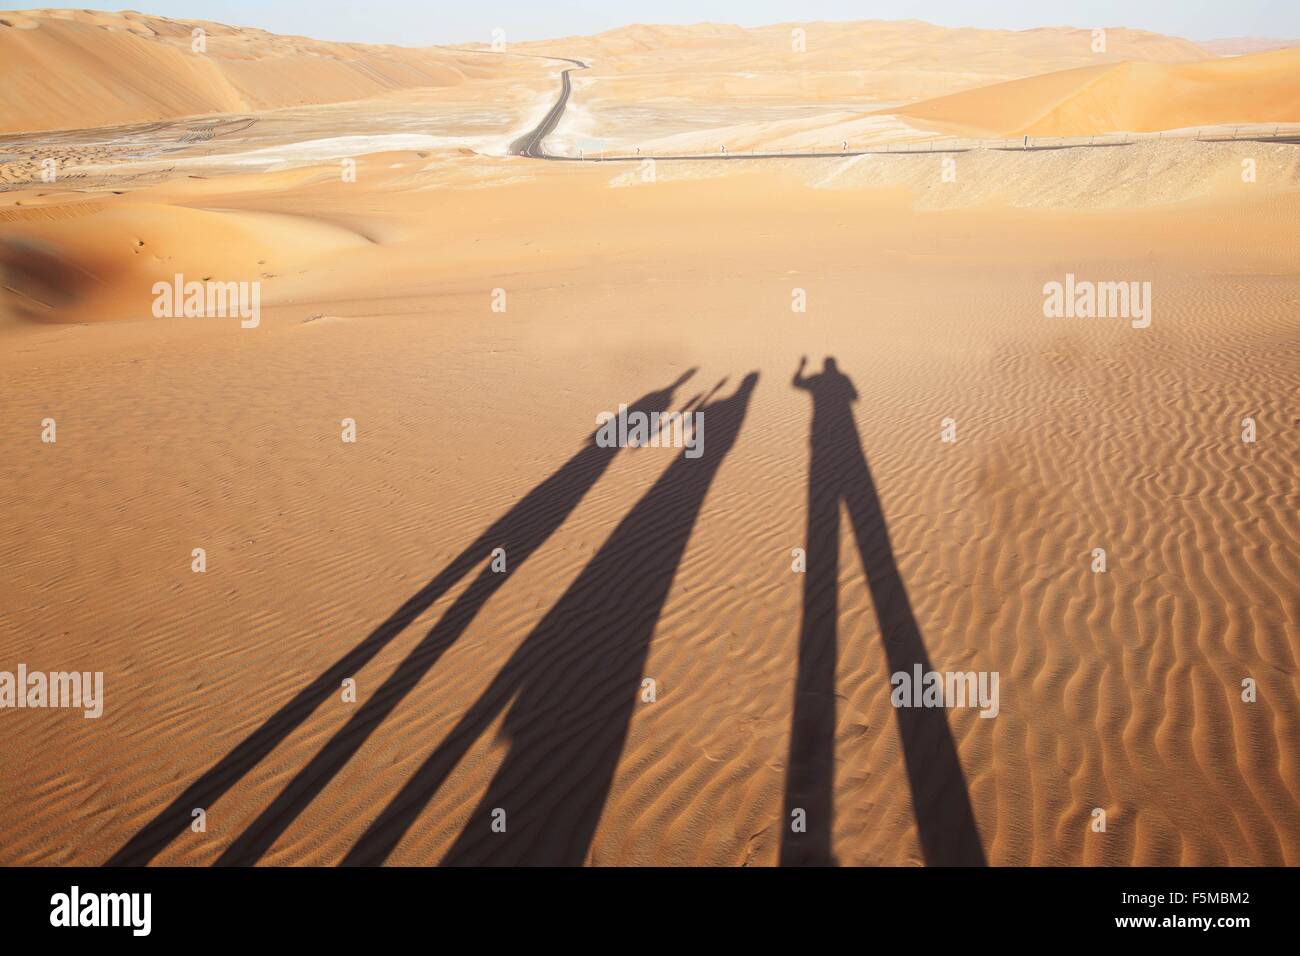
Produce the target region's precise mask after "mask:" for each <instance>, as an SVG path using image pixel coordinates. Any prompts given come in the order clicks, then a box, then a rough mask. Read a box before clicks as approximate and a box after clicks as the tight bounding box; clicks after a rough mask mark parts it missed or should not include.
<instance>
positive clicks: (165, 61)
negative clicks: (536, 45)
mask: <svg viewBox="0 0 1300 956" xmlns="http://www.w3.org/2000/svg"><path fill="white" fill-rule="evenodd" d="M196 28H198V29H202V30H204V31H205V32H206V37H205V41H206V48H205V50H204V52H202V53H196V52H194V51H193V50H192V48H191V40H192V37H191V31H192V30H194V29H196ZM0 62H3V63H4V79H5V97H4V100H3V102H2V103H0V131H18V130H47V129H84V128H88V127H93V126H106V125H110V124H119V123H131V122H142V121H149V120H160V119H170V118H174V117H178V116H191V115H197V114H201V113H221V112H227V113H235V112H246V111H249V110H261V109H273V108H276V107H281V106H293V105H302V104H307V103H331V102H338V101H343V100H357V99H362V98H364V97H368V96H374V95H376V94H378V93H383V92H388V91H392V90H399V89H411V88H416V87H442V86H456V85H459V84H462V83H466V82H471V81H473V80H476V79H491V78H498V77H503V76H510V75H512V74H513V75H529V74H537V73H539V72H542V71H543V70H544V67H545V65H544V63H539V62H538V61H529V60H526V59H524V58H519V57H485V56H475V55H467V54H463V53H455V52H452V51H448V50H441V49H427V50H414V49H406V48H402V47H391V46H373V45H364V44H349V43H328V42H324V41H321V40H309V39H306V38H303V37H285V36H279V35H277V34H272V33H267V32H265V31H262V30H256V29H252V28H248V27H230V26H225V25H224V24H220V23H211V22H208V21H199V20H193V21H190V20H170V19H166V18H163V17H152V16H147V15H145V14H140V13H132V12H125V13H99V12H95V11H85V10H30V11H18V12H9V11H4V12H3V16H0Z"/></svg>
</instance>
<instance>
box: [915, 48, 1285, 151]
mask: <svg viewBox="0 0 1300 956" xmlns="http://www.w3.org/2000/svg"><path fill="white" fill-rule="evenodd" d="M889 112H891V113H893V114H895V115H901V116H906V117H910V118H912V119H915V120H921V121H924V122H926V123H929V124H932V125H934V126H936V127H939V128H941V129H943V130H945V131H956V132H962V133H967V134H973V135H984V136H1021V135H1028V136H1090V135H1094V134H1100V133H1109V132H1114V131H1117V130H1127V131H1131V132H1155V131H1157V130H1167V129H1186V128H1188V127H1194V126H1215V125H1223V124H1230V123H1274V122H1277V123H1289V122H1295V121H1297V120H1300V50H1277V51H1273V52H1270V53H1258V54H1254V55H1251V56H1240V57H1233V58H1231V59H1224V60H1217V61H1211V62H1204V63H1181V64H1173V65H1170V64H1162V63H1139V62H1127V63H1118V64H1106V65H1099V66H1089V67H1082V68H1080V69H1074V70H1065V71H1061V72H1056V73H1048V74H1045V75H1043V76H1034V77H1029V78H1026V79H1020V80H1011V81H1009V82H1006V83H999V84H996V85H994V86H988V87H982V88H980V89H977V90H968V91H965V92H961V93H954V94H953V95H951V96H943V97H938V98H936V99H931V100H925V101H923V102H920V103H913V104H912V105H910V106H905V107H902V108H900V109H896V110H891V111H889Z"/></svg>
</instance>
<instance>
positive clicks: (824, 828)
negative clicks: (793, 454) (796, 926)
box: [781, 356, 985, 866]
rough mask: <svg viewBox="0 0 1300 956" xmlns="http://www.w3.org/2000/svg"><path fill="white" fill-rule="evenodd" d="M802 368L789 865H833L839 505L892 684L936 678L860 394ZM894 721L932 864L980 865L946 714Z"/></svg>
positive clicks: (845, 380) (906, 710)
mask: <svg viewBox="0 0 1300 956" xmlns="http://www.w3.org/2000/svg"><path fill="white" fill-rule="evenodd" d="M805 364H806V360H805V361H801V362H800V363H799V370H798V371H797V372H795V375H794V382H793V384H794V387H795V388H799V389H803V390H805V391H807V392H808V393H809V395H810V396H811V397H812V402H813V414H812V438H811V454H810V461H809V467H808V529H807V550H806V552H805V557H806V562H807V563H806V570H805V575H804V582H803V623H802V627H801V631H800V635H799V663H798V671H797V675H796V678H795V697H794V716H793V719H792V726H791V733H790V754H789V761H788V765H787V770H786V791H785V819H784V823H783V831H784V836H783V839H782V843H781V864H782V865H783V866H829V865H833V864H834V863H835V860H834V857H833V856H832V854H831V824H832V820H833V812H834V806H833V802H832V800H833V783H834V766H835V667H836V656H837V637H836V628H837V623H838V616H839V609H838V590H839V587H838V582H839V550H840V547H839V546H840V503H841V502H843V503H844V505H845V509H846V510H847V512H848V515H849V521H850V523H851V525H852V527H853V535H854V538H855V539H856V541H857V545H858V553H859V554H860V556H861V559H862V568H863V571H864V572H865V573H866V576H867V584H868V587H869V588H870V591H871V598H872V603H873V604H874V605H875V612H876V621H877V623H878V624H879V626H880V634H881V637H882V638H883V640H884V645H885V656H886V659H887V660H888V662H889V671H890V673H891V674H894V673H897V672H899V671H905V672H907V673H908V674H911V673H912V668H913V665H915V664H920V665H921V668H922V670H923V672H929V671H930V670H931V669H932V668H931V667H930V658H929V655H928V654H927V652H926V649H925V643H924V641H923V640H922V638H921V631H920V628H919V627H918V626H917V623H916V616H915V615H914V614H913V613H912V604H911V601H910V600H909V599H908V596H907V588H906V587H905V586H904V584H903V579H902V577H901V576H900V575H899V572H898V565H897V564H896V563H895V561H894V550H893V546H892V545H891V544H890V541H889V528H888V526H887V525H886V523H885V516H884V512H883V510H882V509H881V506H880V499H879V497H878V496H877V495H876V486H875V482H874V481H873V480H872V477H871V469H870V468H869V467H868V466H867V459H866V456H865V455H864V454H863V452H862V444H861V442H860V441H859V439H858V428H857V424H856V423H855V422H854V420H853V410H852V405H853V403H854V402H855V401H857V398H858V394H857V391H856V389H854V387H853V383H852V381H850V379H849V377H848V376H847V375H845V374H844V373H842V372H841V371H840V370H839V368H838V367H837V366H836V363H835V359H834V358H833V357H830V356H827V358H826V361H825V365H824V367H823V370H822V371H821V372H820V373H818V374H815V375H808V376H805V375H804V374H803V373H804V367H805ZM896 712H897V714H898V731H899V737H900V738H901V740H902V744H903V759H904V762H905V763H906V765H907V778H908V782H909V784H910V786H911V790H912V807H913V811H914V812H915V814H916V825H917V830H918V832H919V834H920V841H921V852H922V854H923V856H924V857H925V862H926V864H927V865H930V866H952V865H966V866H982V865H983V864H984V862H985V861H984V850H983V847H982V846H981V844H980V837H979V831H978V829H976V826H975V816H974V813H973V812H972V811H971V805H970V797H969V795H968V794H967V791H966V779H965V776H964V774H963V773H962V768H961V761H960V760H959V758H958V756H957V747H956V744H955V743H954V742H953V739H952V733H951V731H950V730H949V728H948V718H947V716H946V715H945V713H944V711H943V709H942V708H926V707H900V708H896ZM795 810H803V811H804V813H805V822H806V830H804V831H803V832H794V830H793V828H792V827H791V819H792V814H793V813H794V811H795Z"/></svg>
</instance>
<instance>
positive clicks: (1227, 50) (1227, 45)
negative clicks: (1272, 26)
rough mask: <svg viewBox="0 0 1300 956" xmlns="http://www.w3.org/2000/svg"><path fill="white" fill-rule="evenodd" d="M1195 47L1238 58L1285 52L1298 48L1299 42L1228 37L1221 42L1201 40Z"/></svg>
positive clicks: (1268, 38)
mask: <svg viewBox="0 0 1300 956" xmlns="http://www.w3.org/2000/svg"><path fill="white" fill-rule="evenodd" d="M1197 45H1198V46H1200V47H1201V48H1202V49H1205V50H1209V51H1210V52H1211V53H1217V54H1219V55H1220V56H1240V55H1241V54H1243V53H1267V52H1268V51H1269V50H1287V49H1291V48H1293V47H1300V40H1275V39H1272V38H1270V37H1228V38H1225V39H1222V40H1202V41H1201V42H1200V43H1198V44H1197Z"/></svg>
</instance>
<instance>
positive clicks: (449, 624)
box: [107, 369, 695, 866]
mask: <svg viewBox="0 0 1300 956" xmlns="http://www.w3.org/2000/svg"><path fill="white" fill-rule="evenodd" d="M694 373H695V369H689V370H688V371H686V372H685V373H684V374H682V375H681V376H679V377H678V378H677V380H676V381H674V382H672V383H671V384H670V385H668V387H667V388H663V389H660V390H658V391H654V392H650V393H649V394H647V395H645V396H643V397H642V398H641V399H639V400H638V401H636V402H634V403H633V404H632V405H631V406H630V407H631V408H632V409H634V410H641V411H645V412H647V413H649V412H653V411H662V410H664V409H666V408H667V407H668V406H669V405H670V403H671V402H672V399H673V395H674V393H675V392H676V391H677V389H678V388H679V387H680V386H681V385H682V384H683V383H684V382H686V380H687V379H689V378H690V377H691V376H692V375H693V374H694ZM618 452H619V449H618V448H617V447H601V446H600V445H598V444H597V443H596V433H595V432H593V433H592V434H591V435H590V436H588V438H587V440H586V442H585V443H584V444H583V446H582V448H581V449H580V450H579V451H578V452H577V453H576V454H574V455H573V457H571V458H570V459H569V460H568V461H567V462H565V463H564V464H563V465H562V466H561V467H560V468H559V470H557V471H556V472H555V473H554V474H552V475H551V476H550V477H548V478H547V479H546V480H545V481H543V482H542V483H541V484H539V485H538V486H537V487H535V488H533V489H532V490H531V491H530V492H528V494H526V495H525V496H524V497H523V498H521V499H520V500H519V502H518V503H517V504H515V505H514V507H512V508H511V509H510V510H509V511H507V512H506V513H505V514H504V515H502V516H501V517H500V518H498V519H497V520H496V521H495V522H493V523H492V525H491V526H489V527H488V529H487V530H486V531H484V532H483V533H482V534H480V535H479V536H478V538H476V539H475V540H474V541H473V543H471V544H470V545H469V546H468V547H467V548H465V549H464V550H463V551H461V553H460V554H458V555H457V556H456V557H455V558H454V559H452V561H451V563H450V564H448V565H447V566H446V567H445V568H444V569H443V570H442V571H441V572H439V574H438V575H437V576H436V577H434V578H433V579H432V580H431V581H429V583H427V584H426V585H425V586H424V587H422V588H421V589H420V590H419V591H417V592H415V594H413V595H411V597H409V598H408V599H407V600H406V602H405V603H403V604H402V606H401V607H399V608H398V609H397V610H396V611H394V612H393V613H392V614H390V615H389V616H388V618H387V619H386V620H385V621H384V622H383V623H382V624H380V625H379V626H378V627H376V628H375V629H374V630H373V631H372V632H371V633H370V634H369V636H367V637H366V639H365V640H363V641H362V642H361V643H359V644H357V645H356V646H355V647H354V648H352V650H350V651H348V653H347V654H345V655H344V656H343V657H341V658H339V659H338V660H337V661H335V662H334V663H333V664H332V665H330V667H328V668H327V669H326V670H324V671H323V672H321V674H320V676H318V677H317V678H316V679H315V680H313V681H312V682H311V683H310V684H308V685H307V686H306V687H303V688H302V689H301V690H300V691H298V693H297V694H296V695H295V696H294V697H293V698H292V699H291V700H290V701H289V702H288V703H286V704H285V705H284V706H283V707H281V708H280V709H279V710H278V711H276V712H275V713H274V714H272V715H271V716H270V717H268V718H267V719H266V721H264V722H263V723H262V725H261V726H260V727H258V728H257V730H255V731H254V732H253V733H252V734H250V735H249V736H248V737H247V738H245V739H244V740H243V741H242V742H241V743H240V744H239V745H238V746H236V747H235V748H234V749H233V750H231V751H230V752H229V753H227V754H226V755H225V756H224V757H223V758H221V760H219V761H218V762H217V763H216V764H215V765H213V767H212V768H211V769H209V770H208V771H207V772H206V773H204V774H203V775H202V776H201V777H199V779H198V780H196V781H195V782H194V783H192V784H191V785H190V786H189V787H187V788H186V789H185V790H184V791H183V792H182V793H181V794H180V796H178V797H177V798H176V799H175V800H173V801H172V803H171V804H169V805H168V806H167V807H166V808H165V809H164V810H162V811H161V812H160V813H159V814H158V815H157V816H156V817H154V819H153V820H151V821H150V822H149V823H148V824H146V825H145V826H144V827H143V828H142V829H141V830H139V831H138V832H137V833H136V834H135V835H134V836H132V838H131V839H130V840H129V841H127V843H125V844H124V845H123V846H122V848H121V849H119V850H118V851H117V853H115V854H114V855H113V857H112V858H111V859H109V861H108V864H107V865H109V866H143V865H145V864H146V863H148V862H149V861H150V860H152V859H153V858H154V857H155V856H156V855H157V854H158V853H159V852H161V851H162V850H163V849H164V848H165V847H166V846H167V845H168V844H169V843H170V842H171V841H172V840H174V839H175V838H176V837H177V836H179V835H180V834H181V833H183V832H185V830H187V829H188V828H189V826H190V822H191V811H192V810H193V809H194V808H196V807H203V808H209V807H211V806H212V804H213V803H215V802H216V800H217V799H218V798H220V797H221V796H222V795H223V794H225V793H226V792H227V791H229V790H230V789H231V788H232V787H233V786H235V784H237V783H238V782H239V781H240V780H241V779H243V777H244V776H245V775H246V774H247V773H248V772H249V771H250V770H252V769H253V768H254V767H255V766H257V764H258V763H260V762H261V761H262V760H263V759H265V758H266V756H267V755H268V754H269V753H270V752H271V751H272V750H274V749H275V748H276V747H277V746H278V745H279V744H280V743H281V742H282V741H283V740H284V739H285V738H286V737H288V736H289V735H290V734H291V733H292V732H293V731H294V730H296V729H297V728H298V727H300V726H301V725H302V724H303V723H304V722H305V721H306V720H307V718H308V717H310V716H311V714H312V713H313V712H314V711H315V710H316V708H317V707H319V706H320V705H321V704H322V703H323V702H324V701H326V700H327V699H329V698H331V697H332V696H333V695H334V694H336V693H339V688H340V687H341V686H342V682H343V679H344V678H346V677H354V676H355V675H356V674H357V673H358V672H359V671H360V670H361V669H362V668H363V667H365V666H366V664H368V663H369V662H370V661H371V660H372V659H373V658H374V657H375V655H376V654H378V653H379V652H380V651H381V650H383V648H385V647H386V646H387V645H388V644H389V643H391V642H392V641H393V640H394V638H396V637H397V636H398V635H399V634H400V633H401V632H402V631H403V630H405V629H406V627H407V626H408V625H410V624H411V623H412V622H413V621H414V620H415V619H416V618H417V617H419V616H420V615H421V614H422V613H424V611H426V610H428V608H429V607H430V606H431V605H432V604H433V603H434V602H435V601H437V600H438V599H439V598H440V597H442V596H443V595H444V594H446V593H447V592H448V591H449V590H450V589H451V588H452V587H454V586H455V585H456V584H457V582H459V581H460V580H461V579H462V578H464V577H465V576H466V575H467V574H469V573H470V572H471V571H473V570H475V569H476V568H478V567H480V566H482V565H484V563H485V562H487V561H488V560H489V559H490V557H491V555H492V551H493V550H494V549H495V548H503V549H505V552H506V567H507V571H505V572H503V573H500V574H497V573H492V572H491V570H490V568H485V569H484V570H483V573H481V574H480V575H479V576H478V578H477V579H476V580H475V581H474V582H473V583H472V584H471V585H470V586H469V587H468V588H467V589H466V591H465V593H464V594H462V595H461V597H460V598H459V599H458V600H457V601H456V603H455V604H454V606H453V607H452V608H450V609H449V610H448V611H447V613H446V615H444V617H443V618H442V619H441V620H440V621H439V623H438V624H437V625H436V626H435V627H434V628H433V630H431V631H430V633H429V635H428V636H427V637H425V638H424V640H422V641H421V642H420V644H419V645H418V646H417V647H416V648H415V649H414V650H412V651H411V653H410V655H408V657H407V658H406V660H404V661H403V662H402V664H401V665H399V667H398V669H397V671H395V672H394V674H393V675H392V676H391V677H390V678H389V679H388V680H387V681H385V682H384V684H383V686H382V687H381V688H380V689H379V690H377V691H376V693H375V694H374V695H373V696H372V697H371V698H370V699H369V700H367V702H366V704H365V705H364V706H363V707H362V708H361V709H360V710H359V711H358V712H357V713H356V714H355V715H353V717H352V719H351V720H349V721H348V723H347V724H346V725H345V726H344V727H343V728H342V729H341V730H340V731H339V732H338V733H337V734H335V735H334V737H333V738H332V739H331V741H330V742H329V743H328V744H326V746H325V748H324V749H323V750H322V751H321V752H320V753H319V754H317V756H316V757H315V758H314V759H313V760H312V762H311V763H310V764H309V765H308V767H307V768H306V769H304V770H303V771H302V772H300V773H299V774H298V775H297V776H296V777H295V778H294V780H293V781H292V782H291V783H290V784H289V786H288V787H287V788H286V789H285V790H284V791H283V792H282V793H281V794H280V796H279V797H277V798H276V800H275V801H273V803H272V804H271V806H270V807H269V808H268V809H267V810H266V811H265V812H264V813H263V814H262V815H261V816H259V818H258V820H257V821H256V822H255V823H254V824H252V825H250V826H249V827H248V828H246V829H245V831H244V833H243V834H242V835H241V836H240V837H239V838H238V839H237V840H236V841H235V844H232V846H231V847H230V848H228V849H227V850H226V852H225V854H223V856H222V857H221V860H220V861H219V862H222V863H252V862H255V861H256V860H257V859H258V858H260V857H261V855H262V854H263V853H264V852H265V851H266V850H267V849H268V848H269V847H270V845H271V843H273V842H274V840H275V838H276V837H277V836H278V835H279V834H280V833H281V832H283V831H284V829H285V828H286V827H287V826H288V825H289V823H290V822H292V820H293V819H294V818H295V817H296V816H297V815H298V814H299V813H301V812H302V810H303V809H304V808H305V806H306V805H307V803H308V802H309V801H310V800H311V798H312V797H313V796H315V794H317V793H319V792H320V790H321V789H322V788H323V787H324V786H325V784H326V783H327V782H328V781H329V780H330V779H331V778H332V777H333V776H334V774H335V773H337V772H338V770H339V769H340V768H341V767H342V766H343V764H344V763H346V762H347V760H348V759H349V758H350V757H351V756H352V754H353V753H355V752H356V750H357V748H358V747H360V745H361V743H362V742H363V741H364V740H365V739H366V737H368V736H369V734H370V732H371V731H372V730H373V729H374V727H375V726H377V725H378V723H379V722H380V721H381V720H382V719H383V718H384V717H385V716H386V715H387V714H389V713H390V712H391V711H392V709H393V708H394V707H395V706H396V705H397V703H398V702H399V701H400V700H401V699H402V697H404V696H405V695H406V693H407V692H408V691H409V690H410V689H411V688H412V687H413V686H414V685H415V683H416V682H417V681H418V680H419V678H420V676H421V675H422V674H424V673H425V672H426V671H427V670H428V669H429V668H430V667H432V666H433V664H434V663H435V662H436V661H437V660H438V658H439V657H440V656H441V655H442V653H443V652H444V651H445V650H446V649H447V647H449V646H450V645H451V643H452V642H454V641H455V640H456V638H457V637H459V636H460V634H461V633H462V632H463V631H464V629H465V628H466V627H467V626H468V625H469V622H470V621H471V620H472V619H473V617H474V615H475V614H477V613H478V611H479V609H480V608H481V607H482V606H483V603H484V602H485V601H487V599H488V598H489V597H490V596H491V595H492V594H493V593H494V592H495V591H496V590H497V589H498V588H499V587H501V585H503V584H504V583H505V582H506V580H507V579H508V578H509V577H510V576H511V575H512V574H513V573H514V572H515V571H517V570H518V569H519V567H520V566H521V565H522V564H523V563H524V562H525V561H526V560H527V559H528V557H529V556H530V555H531V554H532V553H533V552H534V551H536V550H537V548H538V547H540V546H541V545H542V544H543V543H544V542H545V541H546V540H547V539H548V538H549V537H550V536H551V534H553V533H554V532H555V530H556V529H557V528H559V526H560V525H561V524H563V523H564V521H565V519H566V518H568V516H569V515H570V514H571V513H572V512H573V509H574V508H576V507H577V505H578V503H579V502H580V501H581V500H582V499H583V497H584V496H585V495H586V493H587V492H588V491H589V490H590V489H591V487H592V486H593V485H594V484H595V483H596V482H597V481H598V480H599V479H600V477H601V475H603V474H604V473H605V470H606V469H607V468H608V467H609V465H610V463H611V462H612V461H613V460H614V458H615V456H616V455H617V454H618Z"/></svg>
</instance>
